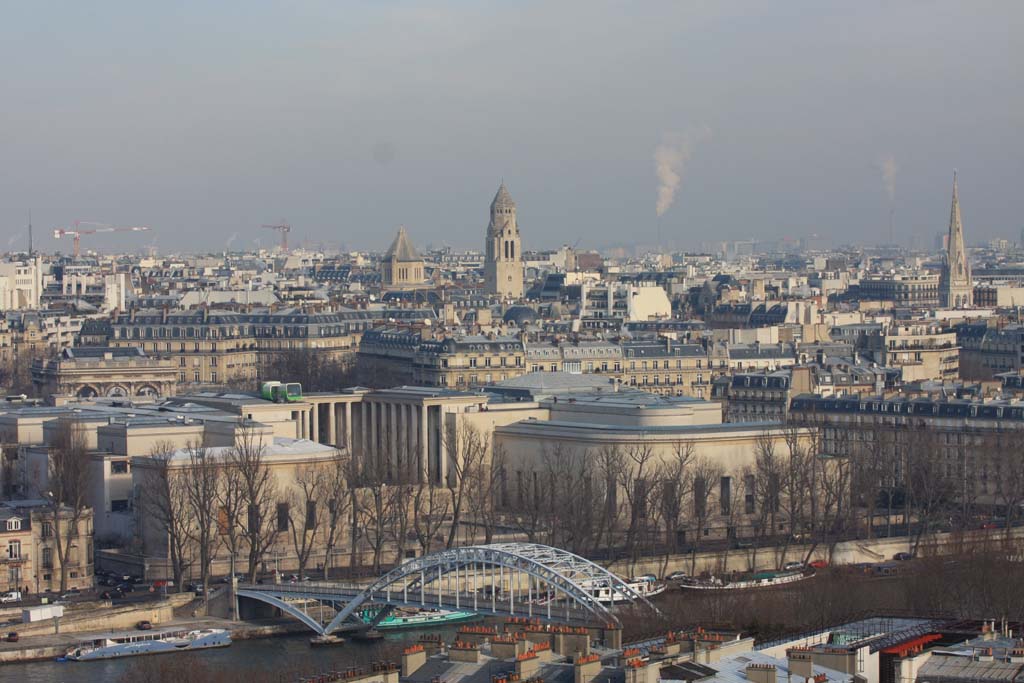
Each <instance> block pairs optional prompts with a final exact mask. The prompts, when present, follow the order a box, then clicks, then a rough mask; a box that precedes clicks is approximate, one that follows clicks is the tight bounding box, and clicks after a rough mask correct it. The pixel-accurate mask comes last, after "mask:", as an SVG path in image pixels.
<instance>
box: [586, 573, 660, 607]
mask: <svg viewBox="0 0 1024 683" xmlns="http://www.w3.org/2000/svg"><path fill="white" fill-rule="evenodd" d="M626 585H627V586H629V587H630V588H632V589H633V590H634V591H635V592H636V593H637V594H638V595H639V596H640V597H642V598H653V597H654V596H655V595H661V594H662V593H664V592H665V589H666V588H667V586H666V585H665V584H664V583H661V582H660V581H658V580H657V579H656V578H655V577H654V576H651V575H649V574H648V575H646V576H638V577H635V578H632V579H629V580H628V581H626ZM586 588H587V590H589V591H590V594H591V595H593V596H594V597H595V598H596V599H597V601H598V602H600V603H602V604H605V605H613V604H615V603H618V602H630V601H631V600H632V599H633V598H632V596H628V595H625V594H623V593H622V591H620V590H619V589H617V588H615V589H613V588H612V587H611V586H605V585H599V586H590V587H586Z"/></svg>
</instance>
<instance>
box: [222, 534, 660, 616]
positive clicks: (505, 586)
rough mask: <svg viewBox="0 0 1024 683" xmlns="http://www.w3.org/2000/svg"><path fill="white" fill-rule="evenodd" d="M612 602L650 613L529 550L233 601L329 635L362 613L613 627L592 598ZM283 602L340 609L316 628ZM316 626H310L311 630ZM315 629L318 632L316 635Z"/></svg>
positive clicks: (609, 578) (597, 574)
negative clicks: (421, 610)
mask: <svg viewBox="0 0 1024 683" xmlns="http://www.w3.org/2000/svg"><path fill="white" fill-rule="evenodd" d="M598 593H604V594H605V595H617V596H619V597H621V598H622V599H624V600H625V601H629V602H634V603H642V604H644V605H646V606H647V607H649V608H650V609H651V610H652V611H653V612H655V613H657V612H658V610H657V609H656V608H655V607H654V606H653V605H651V604H650V602H648V601H647V599H646V598H644V597H643V596H642V595H640V594H639V593H637V592H636V590H634V589H633V588H631V587H630V586H629V585H628V584H627V583H626V582H625V581H623V580H622V579H620V578H619V577H618V576H616V575H615V574H613V573H611V572H609V571H608V570H607V569H605V568H604V567H601V566H600V565H597V564H595V563H593V562H591V561H590V560H587V559H586V558H583V557H580V556H579V555H575V554H573V553H570V552H568V551H566V550H562V549H559V548H553V547H551V546H546V545H540V544H537V543H495V544H491V545H476V546H464V547H460V548H451V549H448V550H441V551H439V552H435V553H430V554H428V555H424V556H422V557H418V558H415V559H411V560H407V561H406V562H404V563H402V564H401V565H399V566H398V567H396V568H395V569H393V570H391V571H390V572H388V573H387V574H385V575H383V576H381V577H380V578H379V579H377V580H376V581H374V582H373V583H372V584H371V585H369V586H364V587H360V586H351V585H343V584H338V583H322V582H316V583H301V584H289V585H258V586H245V587H241V588H240V590H239V593H238V594H239V596H242V597H247V598H253V599H256V600H262V601H264V602H267V603H268V604H272V605H274V606H275V607H279V608H281V609H282V610H284V611H286V612H288V613H289V614H292V615H293V616H296V617H297V618H299V619H301V620H302V621H303V622H304V623H306V624H307V625H309V626H310V627H311V628H313V629H314V630H315V631H317V632H319V633H324V634H329V633H332V632H333V631H335V630H336V629H338V628H339V627H341V626H342V624H343V623H344V622H345V621H346V620H350V619H351V620H355V619H358V617H357V610H359V609H360V607H364V606H369V605H384V606H387V607H397V606H408V607H417V606H419V607H433V608H439V609H449V610H450V609H454V610H460V611H468V612H476V613H478V614H493V615H515V616H529V617H542V618H547V619H549V620H557V621H563V620H564V621H567V622H570V623H589V624H594V625H605V624H609V623H614V624H618V623H619V620H618V617H616V616H615V614H614V613H613V612H612V611H611V610H609V608H608V607H607V606H605V605H604V604H602V602H601V601H600V600H598V598H597V597H596V596H597V594H598ZM289 598H291V599H307V600H318V601H321V602H331V603H333V604H336V605H337V604H344V605H345V606H344V607H343V608H342V609H341V610H340V611H338V612H337V613H336V615H335V616H334V618H333V619H332V620H331V621H330V622H329V623H328V624H327V625H325V626H322V627H319V623H318V622H316V620H314V619H312V618H310V617H309V616H308V614H306V612H305V611H304V610H300V609H298V608H297V607H296V606H295V605H294V604H292V603H289V602H288V600H289ZM314 624H316V625H314ZM318 627H319V628H318Z"/></svg>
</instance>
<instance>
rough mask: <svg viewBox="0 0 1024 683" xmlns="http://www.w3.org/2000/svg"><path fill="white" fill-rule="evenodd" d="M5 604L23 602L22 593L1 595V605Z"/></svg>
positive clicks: (11, 592)
mask: <svg viewBox="0 0 1024 683" xmlns="http://www.w3.org/2000/svg"><path fill="white" fill-rule="evenodd" d="M3 602H21V591H7V592H6V593H2V594H0V603H3Z"/></svg>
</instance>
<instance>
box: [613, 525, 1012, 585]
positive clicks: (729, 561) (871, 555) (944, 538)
mask: <svg viewBox="0 0 1024 683" xmlns="http://www.w3.org/2000/svg"><path fill="white" fill-rule="evenodd" d="M1022 541H1024V527H1016V528H1014V529H1011V530H1010V537H1009V543H1010V544H1012V545H1017V546H1020V545H1021V542H1022ZM1006 542H1007V538H1006V529H975V530H971V531H963V532H950V533H938V534H930V535H929V536H928V537H927V538H925V539H923V540H922V542H921V545H920V547H919V548H918V554H920V555H922V556H928V557H935V556H939V555H955V554H958V553H962V552H967V551H970V550H981V549H991V550H998V549H999V548H1002V547H1004V546H1005V545H1006ZM910 544H911V540H910V539H908V538H907V537H906V536H901V537H896V538H875V539H866V540H865V539H860V540H854V541H842V542H840V543H837V544H836V545H835V547H834V548H831V549H830V548H829V546H827V545H818V546H816V547H815V548H814V551H813V552H812V553H811V556H810V559H811V560H825V561H826V562H829V563H830V564H833V565H841V564H856V563H859V562H883V561H886V560H891V559H892V557H893V555H895V554H896V553H899V552H906V551H908V550H910ZM783 550H785V552H783ZM809 551H811V547H810V546H808V545H804V544H797V543H794V544H791V545H790V546H788V547H787V548H785V549H783V548H782V547H777V546H767V547H764V548H759V549H757V550H756V551H755V550H754V549H752V548H737V549H732V550H729V551H728V553H726V552H724V551H722V550H716V551H713V552H698V553H697V554H696V561H695V562H693V564H694V566H695V571H696V573H700V572H702V571H708V572H712V573H721V572H729V571H748V570H765V569H773V568H777V567H780V566H782V564H783V563H784V562H790V561H798V560H803V559H804V558H805V557H807V553H808V552H809ZM691 561H693V556H692V555H690V554H689V553H680V554H678V555H669V556H668V558H666V557H665V556H661V557H641V558H640V559H638V560H637V561H635V562H631V561H629V560H619V561H616V562H614V563H612V564H611V565H610V566H608V569H609V570H611V571H613V572H615V573H616V574H619V575H620V576H632V575H636V574H645V573H653V574H656V575H659V576H660V575H661V573H662V570H663V569H665V570H666V571H667V572H670V571H674V570H677V569H682V570H685V571H689V570H690V565H691Z"/></svg>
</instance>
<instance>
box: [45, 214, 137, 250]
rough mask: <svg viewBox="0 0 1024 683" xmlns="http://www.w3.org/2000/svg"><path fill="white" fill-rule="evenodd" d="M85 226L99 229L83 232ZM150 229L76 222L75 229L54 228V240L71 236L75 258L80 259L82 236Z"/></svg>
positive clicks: (135, 226)
mask: <svg viewBox="0 0 1024 683" xmlns="http://www.w3.org/2000/svg"><path fill="white" fill-rule="evenodd" d="M83 225H98V226H100V227H98V228H91V229H85V230H83V229H82V227H81V226H83ZM146 230H149V228H148V227H147V226H145V225H134V226H131V227H114V226H112V225H107V224H106V223H95V222H93V221H75V227H74V228H54V230H53V239H55V240H59V239H60V238H62V237H68V236H70V237H71V238H72V239H73V240H74V242H73V244H74V250H73V253H74V256H75V258H78V257H79V255H80V254H81V250H82V235H95V234H97V233H101V232H145V231H146Z"/></svg>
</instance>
